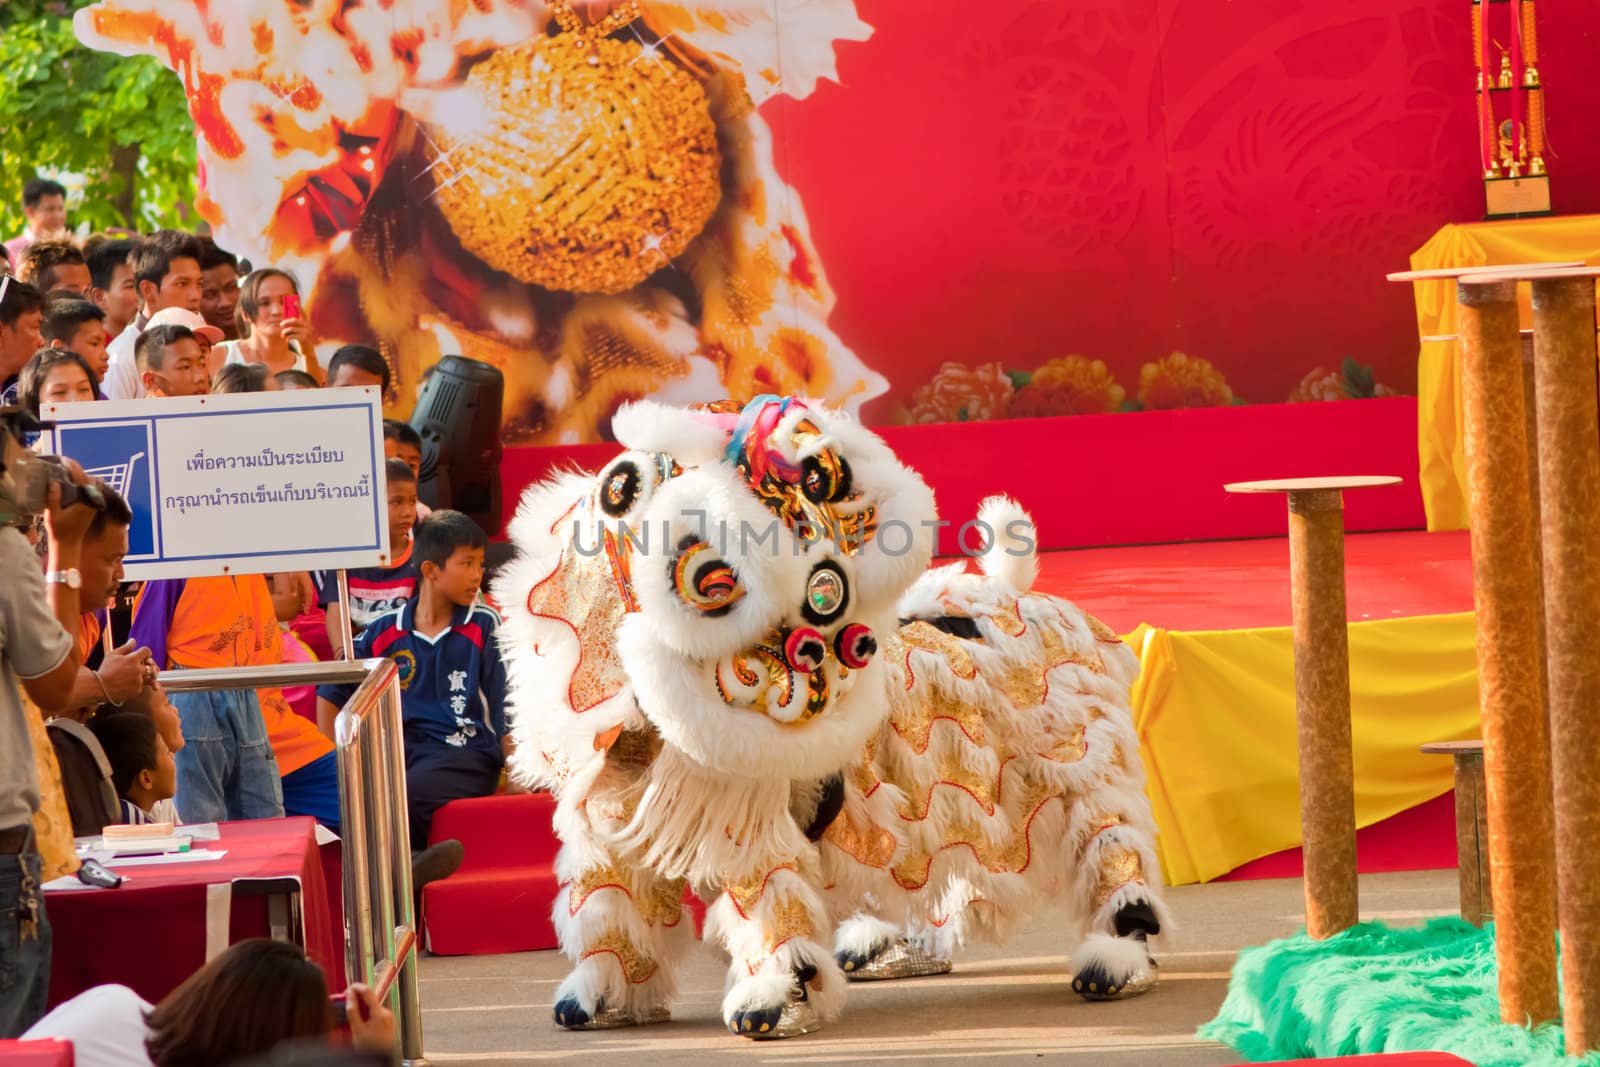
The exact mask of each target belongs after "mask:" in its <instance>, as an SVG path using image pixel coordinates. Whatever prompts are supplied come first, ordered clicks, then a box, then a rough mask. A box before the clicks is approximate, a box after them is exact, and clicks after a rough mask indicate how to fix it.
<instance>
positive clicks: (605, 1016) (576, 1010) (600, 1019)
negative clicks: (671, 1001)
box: [555, 999, 672, 1030]
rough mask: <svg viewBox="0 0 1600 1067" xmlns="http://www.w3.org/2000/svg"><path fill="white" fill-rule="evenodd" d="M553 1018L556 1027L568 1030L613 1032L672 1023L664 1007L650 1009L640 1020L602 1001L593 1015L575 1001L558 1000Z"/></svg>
mask: <svg viewBox="0 0 1600 1067" xmlns="http://www.w3.org/2000/svg"><path fill="white" fill-rule="evenodd" d="M555 1016H556V1025H558V1026H561V1027H564V1028H565V1029H568V1030H615V1029H618V1028H619V1027H623V1026H650V1025H653V1024H655V1023H666V1022H671V1021H672V1012H671V1011H670V1010H669V1009H668V1008H666V1007H665V1006H663V1007H659V1008H654V1009H652V1010H651V1011H650V1013H649V1014H647V1015H646V1016H645V1017H644V1018H642V1019H640V1018H637V1017H635V1016H634V1015H633V1013H632V1012H626V1011H620V1010H618V1009H616V1008H608V1007H606V1002H605V1001H603V1000H602V1001H601V1002H600V1003H599V1004H597V1005H596V1006H595V1011H594V1014H593V1015H591V1014H589V1013H588V1012H586V1011H584V1010H583V1008H582V1007H580V1006H579V1004H578V1002H577V1001H576V1000H572V999H566V1000H560V1001H557V1002H556V1008H555Z"/></svg>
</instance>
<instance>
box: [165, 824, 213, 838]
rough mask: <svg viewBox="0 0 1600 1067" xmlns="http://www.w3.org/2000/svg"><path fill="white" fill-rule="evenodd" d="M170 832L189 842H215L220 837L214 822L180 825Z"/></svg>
mask: <svg viewBox="0 0 1600 1067" xmlns="http://www.w3.org/2000/svg"><path fill="white" fill-rule="evenodd" d="M172 832H173V833H175V834H182V835H183V836H184V837H187V838H188V839H189V840H191V841H215V840H217V839H218V838H220V837H221V836H222V831H221V830H219V829H217V824H216V823H214V822H197V823H195V824H194V825H193V826H190V825H188V824H187V823H180V824H179V825H178V827H177V829H175V830H173V831H172Z"/></svg>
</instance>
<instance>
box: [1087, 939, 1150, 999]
mask: <svg viewBox="0 0 1600 1067" xmlns="http://www.w3.org/2000/svg"><path fill="white" fill-rule="evenodd" d="M1072 969H1073V972H1074V974H1073V979H1072V991H1073V992H1074V993H1076V994H1078V996H1080V997H1082V998H1083V999H1084V1000H1126V999H1128V998H1129V997H1137V996H1139V995H1141V994H1143V993H1148V992H1150V991H1151V990H1152V989H1154V988H1155V987H1156V986H1157V985H1158V984H1159V983H1160V981H1161V967H1160V965H1159V964H1157V963H1156V961H1155V958H1154V957H1152V956H1151V955H1150V953H1149V951H1148V949H1147V947H1146V945H1145V939H1144V937H1143V936H1142V935H1139V934H1136V935H1134V936H1132V937H1112V936H1110V935H1109V934H1090V935H1089V937H1088V939H1087V940H1085V941H1084V943H1083V947H1081V948H1080V949H1078V951H1077V953H1076V954H1075V955H1074V956H1073V960H1072Z"/></svg>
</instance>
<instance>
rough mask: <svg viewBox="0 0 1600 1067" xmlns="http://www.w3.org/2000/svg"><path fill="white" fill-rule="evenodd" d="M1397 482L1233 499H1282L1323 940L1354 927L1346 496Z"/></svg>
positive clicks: (1295, 486)
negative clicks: (1286, 517) (1286, 515)
mask: <svg viewBox="0 0 1600 1067" xmlns="http://www.w3.org/2000/svg"><path fill="white" fill-rule="evenodd" d="M1399 481H1400V479H1398V478H1393V477H1388V476H1380V477H1351V478H1291V479H1286V480H1283V481H1267V482H1240V483H1235V484H1233V485H1229V486H1227V487H1226V488H1227V490H1228V491H1229V492H1231V493H1275V492H1276V493H1287V494H1288V496H1289V573H1290V592H1291V595H1292V600H1293V605H1294V696H1295V721H1296V725H1297V728H1298V733H1299V747H1300V839H1301V851H1302V854H1303V855H1304V857H1305V872H1306V873H1305V893H1306V933H1307V934H1308V935H1309V936H1310V937H1312V938H1314V939H1316V940H1319V941H1320V940H1323V939H1325V938H1329V937H1333V936H1334V935H1335V934H1338V933H1342V932H1343V931H1345V930H1348V929H1349V928H1350V927H1352V926H1354V925H1355V924H1356V923H1357V922H1359V921H1360V909H1359V900H1358V892H1357V868H1356V799H1355V767H1354V757H1353V755H1352V752H1351V738H1350V646H1349V630H1348V624H1347V620H1346V614H1345V595H1344V594H1345V588H1344V490H1346V489H1361V488H1369V487H1376V486H1388V485H1395V484H1397V483H1398V482H1399Z"/></svg>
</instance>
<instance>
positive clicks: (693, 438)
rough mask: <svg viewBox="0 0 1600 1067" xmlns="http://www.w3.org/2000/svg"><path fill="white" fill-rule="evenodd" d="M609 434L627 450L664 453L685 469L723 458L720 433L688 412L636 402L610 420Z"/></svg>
mask: <svg viewBox="0 0 1600 1067" xmlns="http://www.w3.org/2000/svg"><path fill="white" fill-rule="evenodd" d="M611 432H612V434H613V435H614V436H615V437H616V439H617V440H618V441H620V442H622V443H623V444H624V445H626V446H627V447H628V448H631V449H638V450H640V451H643V452H666V453H668V454H669V455H671V456H672V458H673V459H676V460H677V461H678V462H679V463H681V464H682V465H683V466H685V467H691V466H700V465H701V464H712V463H716V462H717V461H718V460H720V459H721V457H722V438H723V433H722V431H721V430H720V429H718V428H717V427H715V426H712V425H709V424H707V423H705V422H702V421H701V420H699V419H697V418H696V417H695V414H694V412H693V411H690V410H689V409H687V408H681V407H669V406H667V405H666V404H659V403H656V402H654V401H650V400H636V401H633V402H632V403H628V404H624V405H622V407H620V408H618V409H617V412H616V414H614V415H612V416H611Z"/></svg>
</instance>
